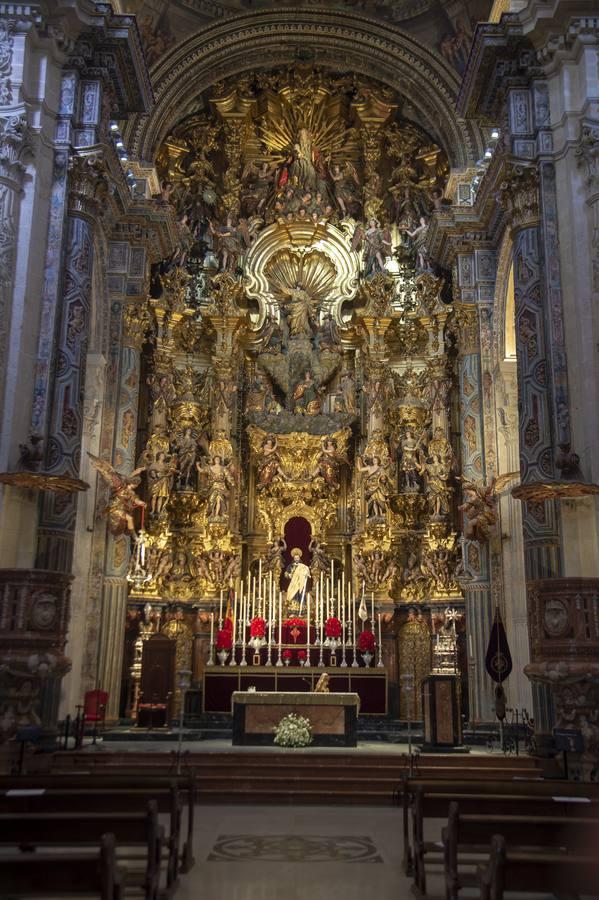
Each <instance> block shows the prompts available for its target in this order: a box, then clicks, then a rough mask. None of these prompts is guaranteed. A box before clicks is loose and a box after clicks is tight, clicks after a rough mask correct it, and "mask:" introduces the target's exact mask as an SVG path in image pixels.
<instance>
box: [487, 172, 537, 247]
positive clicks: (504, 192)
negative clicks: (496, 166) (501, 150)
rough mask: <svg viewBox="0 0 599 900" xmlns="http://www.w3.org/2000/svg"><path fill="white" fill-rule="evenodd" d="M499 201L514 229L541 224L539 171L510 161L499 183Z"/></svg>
mask: <svg viewBox="0 0 599 900" xmlns="http://www.w3.org/2000/svg"><path fill="white" fill-rule="evenodd" d="M497 202H498V203H499V205H500V206H501V207H502V208H503V209H504V210H505V211H506V213H507V216H508V219H509V221H510V224H511V227H512V230H513V231H517V230H520V229H521V228H533V227H534V226H536V225H538V224H539V173H538V172H537V170H536V168H534V167H533V166H523V165H519V164H517V163H510V164H509V165H508V166H507V167H506V169H505V172H504V180H503V181H502V182H501V184H500V185H499V190H498V192H497Z"/></svg>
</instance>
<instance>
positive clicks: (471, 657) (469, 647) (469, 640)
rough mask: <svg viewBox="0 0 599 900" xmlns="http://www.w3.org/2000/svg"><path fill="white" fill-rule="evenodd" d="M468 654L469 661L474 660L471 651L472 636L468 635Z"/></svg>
mask: <svg viewBox="0 0 599 900" xmlns="http://www.w3.org/2000/svg"><path fill="white" fill-rule="evenodd" d="M468 652H469V654H470V659H474V653H473V651H472V635H471V634H469V635H468Z"/></svg>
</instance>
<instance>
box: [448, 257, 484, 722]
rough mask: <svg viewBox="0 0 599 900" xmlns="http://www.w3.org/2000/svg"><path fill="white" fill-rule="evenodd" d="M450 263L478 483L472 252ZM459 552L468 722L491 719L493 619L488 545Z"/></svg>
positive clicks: (467, 438)
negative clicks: (489, 654)
mask: <svg viewBox="0 0 599 900" xmlns="http://www.w3.org/2000/svg"><path fill="white" fill-rule="evenodd" d="M455 265H456V270H457V284H456V287H457V294H458V297H459V298H461V302H459V303H458V305H457V308H456V312H455V320H456V333H457V339H458V354H459V357H458V379H459V391H460V406H459V416H460V434H461V451H462V460H461V470H462V476H463V478H465V479H466V480H469V481H474V482H480V481H481V480H484V477H485V442H484V433H483V386H482V371H481V347H480V330H479V311H478V306H477V302H476V301H477V288H476V265H475V257H474V253H472V252H471V253H458V254H457V258H456V264H455ZM463 552H464V568H465V574H466V576H467V580H466V582H465V583H464V586H463V587H464V599H465V605H466V626H467V630H468V661H469V690H470V698H469V700H470V703H469V705H470V717H471V720H472V721H475V720H478V721H481V720H490V719H492V718H493V712H492V698H493V691H492V685H491V682H490V679H489V676H488V675H487V672H486V669H485V665H484V660H485V655H486V652H487V644H488V640H489V634H490V631H491V623H492V620H493V611H492V610H493V598H492V591H491V578H490V567H489V553H488V547H487V546H484V545H481V544H479V543H477V542H476V541H465V543H464V548H463Z"/></svg>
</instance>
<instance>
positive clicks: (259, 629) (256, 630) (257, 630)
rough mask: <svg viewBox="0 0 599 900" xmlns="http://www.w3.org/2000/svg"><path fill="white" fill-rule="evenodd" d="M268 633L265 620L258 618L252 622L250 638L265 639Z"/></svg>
mask: <svg viewBox="0 0 599 900" xmlns="http://www.w3.org/2000/svg"><path fill="white" fill-rule="evenodd" d="M265 633H266V622H265V621H264V619H262V618H260V617H259V616H256V617H255V618H254V619H252V621H251V622H250V637H253V638H254V637H256V638H263V637H264V635H265Z"/></svg>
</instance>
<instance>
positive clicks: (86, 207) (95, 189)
mask: <svg viewBox="0 0 599 900" xmlns="http://www.w3.org/2000/svg"><path fill="white" fill-rule="evenodd" d="M108 191H109V181H108V173H107V168H106V163H105V159H104V155H103V153H102V152H101V151H96V152H93V153H89V154H86V155H85V156H73V157H71V159H70V160H69V213H71V214H72V215H80V216H83V217H85V218H90V219H94V218H95V217H96V216H97V215H98V213H99V211H100V209H101V208H102V206H103V203H104V202H105V200H106V196H107V194H108Z"/></svg>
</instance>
